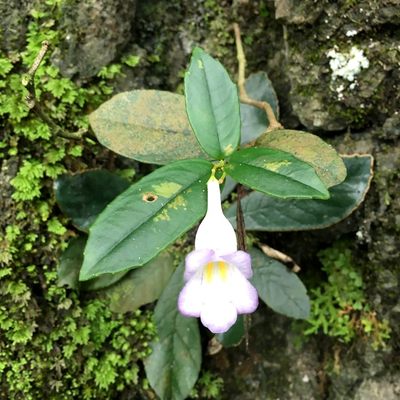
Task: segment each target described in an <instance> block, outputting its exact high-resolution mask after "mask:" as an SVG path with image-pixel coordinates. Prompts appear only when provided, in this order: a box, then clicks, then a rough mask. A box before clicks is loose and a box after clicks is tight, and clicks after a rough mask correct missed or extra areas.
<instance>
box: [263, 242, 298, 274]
mask: <svg viewBox="0 0 400 400" xmlns="http://www.w3.org/2000/svg"><path fill="white" fill-rule="evenodd" d="M260 249H261V250H262V251H263V253H264V254H265V255H267V256H268V257H271V258H274V259H275V260H278V261H281V262H282V263H284V264H289V265H291V268H292V271H293V272H296V273H297V272H299V271H300V267H299V266H298V265H297V264H296V263H295V262H294V260H293V258H291V257H289V256H288V255H287V254H285V253H282V252H281V251H279V250H276V249H274V248H272V247H270V246H267V245H266V244H262V245H260Z"/></svg>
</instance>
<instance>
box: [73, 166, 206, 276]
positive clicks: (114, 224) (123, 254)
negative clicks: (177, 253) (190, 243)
mask: <svg viewBox="0 0 400 400" xmlns="http://www.w3.org/2000/svg"><path fill="white" fill-rule="evenodd" d="M211 168H212V164H211V163H210V162H208V161H205V160H185V161H178V162H176V163H173V164H170V165H166V166H164V167H161V168H159V169H157V170H156V171H154V172H152V173H151V174H149V175H147V176H145V177H144V178H142V179H141V180H140V181H139V182H137V183H135V184H133V185H132V186H131V187H130V188H128V189H127V190H125V192H123V193H122V194H121V195H119V196H118V197H117V198H116V199H115V200H114V201H113V202H112V203H110V204H109V205H108V206H107V207H106V209H105V210H104V211H103V212H102V213H101V214H100V215H99V216H98V218H97V219H96V221H95V223H94V224H93V225H92V226H91V227H90V235H89V240H88V243H87V245H86V249H85V258H84V261H83V266H82V269H81V273H80V277H79V279H80V280H87V279H90V278H93V277H95V276H98V275H101V274H105V273H116V272H120V271H124V270H127V269H131V268H136V267H138V266H141V265H144V264H146V263H147V262H148V261H150V260H151V259H152V258H153V257H155V256H156V255H157V254H158V253H160V252H161V251H162V250H163V249H165V248H166V247H167V246H168V245H169V244H171V243H173V242H174V241H175V240H176V239H177V238H178V237H179V236H181V235H182V234H183V233H185V232H186V231H187V230H189V229H190V228H191V227H192V226H193V225H194V224H195V223H196V222H197V221H198V220H199V219H200V218H201V217H202V216H203V215H204V213H205V211H206V203H207V202H206V184H207V180H208V178H209V177H210V172H211Z"/></svg>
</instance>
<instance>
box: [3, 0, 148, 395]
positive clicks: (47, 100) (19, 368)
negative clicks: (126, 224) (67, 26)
mask: <svg viewBox="0 0 400 400" xmlns="http://www.w3.org/2000/svg"><path fill="white" fill-rule="evenodd" d="M59 3H60V2H58V1H46V2H36V7H35V9H34V10H32V13H31V18H30V19H29V25H28V32H27V43H26V50H25V51H24V52H23V53H22V54H15V53H13V54H11V53H10V54H1V53H0V125H1V135H0V158H1V159H2V163H1V170H0V187H1V192H2V198H1V201H2V203H1V220H0V222H1V225H0V296H1V305H0V398H2V399H3V398H4V399H24V400H25V399H26V400H30V399H32V400H36V399H56V400H62V399H111V398H116V397H118V396H119V395H120V393H122V392H123V391H126V390H128V389H127V388H129V393H130V395H134V393H141V392H143V390H144V389H143V385H144V384H143V381H141V380H140V378H139V376H138V371H139V364H138V363H137V362H138V360H141V359H143V358H144V357H145V356H146V355H147V354H148V353H149V350H148V346H147V343H148V342H149V341H150V340H151V339H152V338H153V336H154V327H153V324H152V322H151V315H150V314H149V313H147V312H142V313H141V312H139V311H138V312H137V313H135V314H127V315H125V316H123V315H113V314H112V313H111V311H110V310H109V308H108V305H107V303H106V302H104V301H102V300H99V299H96V298H94V297H93V296H92V297H85V296H82V295H81V296H80V297H79V298H78V295H77V293H76V292H74V291H70V290H67V289H66V288H64V287H58V286H57V273H56V269H57V262H58V257H59V255H60V253H61V251H62V249H64V248H65V246H66V241H67V240H68V239H69V237H70V236H71V233H72V232H71V231H68V230H67V226H66V223H67V222H68V220H67V219H66V218H65V217H62V216H61V215H60V211H59V209H58V207H57V206H56V205H55V200H54V197H53V192H52V186H53V180H54V179H55V178H56V177H57V176H59V175H60V174H62V173H64V172H65V171H66V170H70V169H72V170H75V171H76V170H80V169H84V168H87V164H86V162H90V164H91V166H98V167H101V166H102V165H101V162H104V161H106V162H107V155H106V154H105V153H103V154H105V156H103V161H101V159H102V158H101V157H100V164H98V163H99V162H98V161H95V162H94V161H93V160H94V159H95V157H96V156H98V155H99V154H100V152H101V151H102V150H101V148H100V147H98V146H96V145H94V143H93V142H92V141H88V142H87V144H86V145H85V161H84V160H83V159H80V158H79V157H80V156H81V155H82V153H83V141H66V140H65V139H62V138H61V137H59V136H57V133H59V131H58V130H57V129H56V128H54V127H53V126H49V125H48V124H47V123H45V122H43V121H42V120H41V119H39V118H37V117H36V115H34V114H33V113H29V112H28V108H27V106H26V105H25V101H24V96H25V95H26V90H25V89H24V87H23V86H22V84H21V78H22V74H23V73H24V72H25V71H26V70H27V69H28V68H29V66H30V64H31V63H32V61H33V59H34V58H35V56H36V54H37V53H38V51H39V49H40V46H41V42H42V41H43V40H45V39H46V40H48V41H49V42H50V46H51V47H52V48H54V46H56V45H57V43H58V41H59V39H60V35H61V31H60V30H59V29H58V26H57V18H58V17H59V13H60V8H59V7H60V5H59ZM36 87H37V95H38V97H39V99H40V101H41V102H42V103H43V104H44V105H45V109H46V112H47V113H48V115H49V116H50V117H51V118H52V119H53V120H54V121H55V122H56V123H57V124H58V125H60V126H61V127H62V130H65V131H67V132H76V131H78V130H82V131H83V132H84V131H85V130H86V129H87V127H88V122H87V118H86V116H85V115H86V114H87V112H88V111H90V110H92V109H94V108H96V107H97V106H98V105H99V104H100V103H101V102H103V101H104V100H105V99H106V97H107V96H108V94H110V93H111V90H112V89H111V87H110V86H109V82H108V81H107V80H106V78H104V79H102V78H95V79H94V80H93V81H92V82H91V83H90V84H87V85H78V84H76V83H74V82H73V81H71V80H69V79H65V78H63V77H61V76H60V74H59V71H58V69H57V68H56V67H54V66H53V65H51V63H50V61H49V56H46V58H45V59H44V61H43V63H42V65H41V66H40V68H39V69H38V71H37V75H36ZM104 158H105V160H104ZM12 178H13V179H12ZM10 180H11V182H10Z"/></svg>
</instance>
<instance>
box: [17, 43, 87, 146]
mask: <svg viewBox="0 0 400 400" xmlns="http://www.w3.org/2000/svg"><path fill="white" fill-rule="evenodd" d="M48 49H49V42H48V41H47V40H44V41H43V42H42V47H41V49H40V50H39V53H38V55H37V56H36V58H35V60H34V61H33V63H32V66H31V67H30V68H29V71H28V72H27V73H26V74H25V75H24V76H23V77H22V80H21V82H22V85H23V86H25V87H26V89H27V90H28V94H27V96H26V97H25V101H26V104H27V106H28V107H29V109H30V110H32V111H33V112H34V113H35V114H36V115H37V116H38V117H39V118H40V119H41V120H43V121H44V122H46V123H47V124H48V125H49V126H50V127H51V128H52V129H53V131H54V133H55V134H56V135H58V136H62V137H64V138H66V139H80V138H81V137H82V135H83V131H82V130H79V131H77V132H66V131H64V130H63V129H62V128H61V127H60V126H59V125H57V124H56V123H55V122H54V121H53V120H52V119H51V118H50V117H49V116H48V115H47V114H46V113H45V112H44V111H43V109H42V107H41V106H40V104H39V103H38V101H37V98H36V91H35V74H36V71H37V70H38V68H39V66H40V64H41V62H42V61H43V58H44V56H45V55H46V53H47V51H48Z"/></svg>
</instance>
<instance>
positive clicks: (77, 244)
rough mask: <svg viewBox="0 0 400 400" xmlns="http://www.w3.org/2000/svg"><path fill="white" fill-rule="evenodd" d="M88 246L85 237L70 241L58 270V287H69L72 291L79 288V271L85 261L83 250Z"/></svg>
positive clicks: (62, 255)
mask: <svg viewBox="0 0 400 400" xmlns="http://www.w3.org/2000/svg"><path fill="white" fill-rule="evenodd" d="M85 245H86V238H85V237H81V236H78V237H75V238H73V239H71V240H70V242H69V243H68V247H67V248H66V249H65V251H64V252H63V253H62V254H61V257H60V264H59V266H58V269H57V274H58V286H64V285H65V286H68V287H70V288H71V289H77V288H78V287H79V280H78V277H79V270H80V269H81V266H82V261H83V249H84V248H85Z"/></svg>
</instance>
